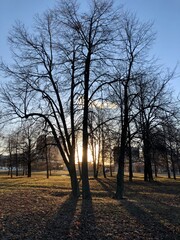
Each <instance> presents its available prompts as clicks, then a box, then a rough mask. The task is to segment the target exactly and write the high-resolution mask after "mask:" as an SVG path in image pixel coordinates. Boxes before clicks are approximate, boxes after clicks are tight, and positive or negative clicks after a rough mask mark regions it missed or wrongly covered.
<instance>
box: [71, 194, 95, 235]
mask: <svg viewBox="0 0 180 240" xmlns="http://www.w3.org/2000/svg"><path fill="white" fill-rule="evenodd" d="M75 237H76V238H75ZM73 239H87V240H88V239H89V240H91V239H92V240H96V239H98V238H97V227H96V218H95V215H94V209H93V204H92V199H82V202H81V212H80V216H79V227H78V232H77V234H76V235H74V238H73Z"/></svg>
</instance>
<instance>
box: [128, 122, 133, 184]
mask: <svg viewBox="0 0 180 240" xmlns="http://www.w3.org/2000/svg"><path fill="white" fill-rule="evenodd" d="M128 139H129V141H128V143H129V144H128V155H129V181H130V182H132V179H133V170H132V148H131V133H130V127H129V126H128Z"/></svg>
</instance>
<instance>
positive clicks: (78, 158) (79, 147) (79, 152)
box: [75, 143, 93, 164]
mask: <svg viewBox="0 0 180 240" xmlns="http://www.w3.org/2000/svg"><path fill="white" fill-rule="evenodd" d="M75 158H76V160H75V162H76V164H77V163H78V162H82V145H81V144H79V143H78V145H77V150H76V155H75ZM88 162H93V157H92V153H91V150H90V149H89V148H88Z"/></svg>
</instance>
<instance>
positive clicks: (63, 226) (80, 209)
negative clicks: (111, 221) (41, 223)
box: [40, 194, 98, 240]
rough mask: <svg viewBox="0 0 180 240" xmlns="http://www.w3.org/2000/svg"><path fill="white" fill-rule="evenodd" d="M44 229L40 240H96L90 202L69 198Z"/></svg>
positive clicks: (89, 200) (94, 222)
mask: <svg viewBox="0 0 180 240" xmlns="http://www.w3.org/2000/svg"><path fill="white" fill-rule="evenodd" d="M58 196H61V194H60V195H58ZM45 229H46V230H45V233H44V234H43V236H41V238H40V239H47V240H53V239H61V240H65V239H66V240H67V239H69V240H70V239H72V240H76V239H77V240H79V239H87V240H88V239H89V240H96V239H98V238H97V236H96V221H95V215H94V211H93V205H92V200H91V199H88V200H84V199H81V198H79V199H74V198H72V197H70V196H69V197H68V198H67V200H66V201H65V202H64V203H63V204H62V205H61V207H60V208H59V209H58V211H57V213H56V214H55V215H54V216H53V218H52V219H51V220H50V221H49V222H48V223H47V225H46V228H45Z"/></svg>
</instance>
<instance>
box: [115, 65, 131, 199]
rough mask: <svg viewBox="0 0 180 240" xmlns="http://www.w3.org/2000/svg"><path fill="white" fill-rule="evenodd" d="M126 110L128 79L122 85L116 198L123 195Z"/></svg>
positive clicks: (126, 126)
mask: <svg viewBox="0 0 180 240" xmlns="http://www.w3.org/2000/svg"><path fill="white" fill-rule="evenodd" d="M130 69H131V67H130ZM129 72H130V70H129ZM129 76H130V73H129ZM128 112H129V109H128V81H127V82H126V84H125V86H124V117H123V120H122V132H121V146H120V155H119V159H118V173H117V186H116V194H115V197H116V198H117V199H123V196H124V162H125V148H126V141H127V130H128V125H129V124H128V120H129V119H128Z"/></svg>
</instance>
